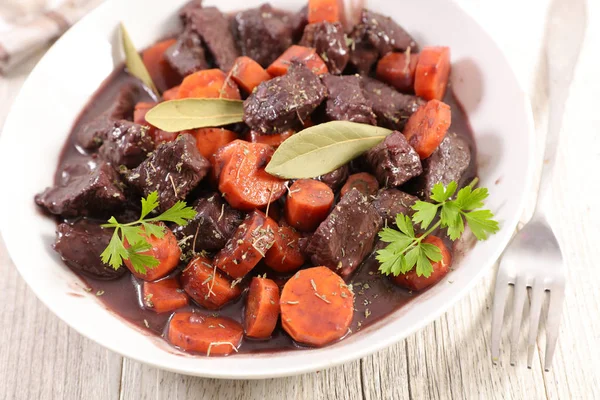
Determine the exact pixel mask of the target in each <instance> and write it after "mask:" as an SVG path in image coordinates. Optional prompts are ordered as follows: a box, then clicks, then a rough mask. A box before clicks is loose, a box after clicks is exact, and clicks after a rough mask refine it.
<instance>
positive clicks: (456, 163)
mask: <svg viewBox="0 0 600 400" xmlns="http://www.w3.org/2000/svg"><path fill="white" fill-rule="evenodd" d="M470 162H471V150H470V148H469V144H468V143H467V141H466V140H465V139H463V138H462V137H460V136H459V135H457V134H456V133H454V132H449V133H447V134H446V137H445V138H444V140H443V141H442V143H440V146H439V147H438V148H437V150H436V151H434V152H433V154H432V155H431V156H429V158H426V159H425V160H423V174H422V175H421V176H420V177H419V178H417V179H415V181H414V183H412V182H411V189H412V190H413V191H414V193H416V194H417V195H418V196H419V197H421V198H424V199H426V200H428V199H429V196H430V195H431V189H433V186H434V185H435V184H436V183H438V182H441V183H443V184H444V186H445V185H448V184H449V183H450V182H452V181H456V182H458V183H459V184H460V183H461V178H462V177H463V174H464V172H465V171H466V170H467V168H468V167H469V164H470Z"/></svg>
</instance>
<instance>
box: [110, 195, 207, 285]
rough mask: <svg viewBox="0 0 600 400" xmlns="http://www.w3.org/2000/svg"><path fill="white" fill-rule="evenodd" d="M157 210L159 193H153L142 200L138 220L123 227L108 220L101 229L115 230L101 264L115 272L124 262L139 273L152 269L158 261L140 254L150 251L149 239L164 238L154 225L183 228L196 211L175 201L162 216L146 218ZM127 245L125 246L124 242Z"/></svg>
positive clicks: (163, 231) (117, 222)
mask: <svg viewBox="0 0 600 400" xmlns="http://www.w3.org/2000/svg"><path fill="white" fill-rule="evenodd" d="M157 207H158V192H156V191H154V192H152V193H150V194H149V195H148V197H146V198H142V212H141V215H140V218H139V219H138V220H137V221H133V222H129V223H126V224H122V223H120V222H119V221H117V219H116V218H115V217H110V219H109V220H108V223H106V224H103V225H102V226H103V227H104V228H114V230H115V231H114V233H113V235H112V237H111V239H110V242H109V243H108V246H107V247H106V249H104V251H103V252H102V254H101V255H100V257H101V258H102V262H103V263H105V264H109V265H110V266H111V267H113V268H114V269H119V268H120V267H121V265H122V264H123V260H129V261H130V262H131V265H132V266H133V268H134V269H135V270H136V271H137V272H139V273H141V274H144V273H146V268H154V267H156V266H157V265H158V264H159V261H158V260H157V259H156V258H154V257H153V256H151V255H148V254H142V253H144V252H145V251H148V250H150V249H151V248H152V245H151V244H150V243H149V242H148V237H150V236H155V237H157V238H159V239H161V238H163V237H164V236H165V229H167V228H166V227H165V226H164V225H159V224H156V223H157V222H173V223H175V224H177V225H186V224H187V223H188V221H189V220H191V219H193V218H194V217H195V216H196V211H195V210H194V209H193V208H192V207H188V206H187V204H186V203H185V202H183V201H178V202H177V203H175V204H174V205H173V207H171V208H169V209H168V210H167V211H165V212H164V213H162V214H160V215H158V216H155V217H150V218H146V217H147V216H148V215H149V214H150V213H151V212H152V211H154V210H155V209H156V208H157ZM125 240H127V243H128V244H129V246H128V247H125V243H124V241H125Z"/></svg>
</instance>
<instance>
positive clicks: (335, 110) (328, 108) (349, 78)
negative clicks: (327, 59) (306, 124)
mask: <svg viewBox="0 0 600 400" xmlns="http://www.w3.org/2000/svg"><path fill="white" fill-rule="evenodd" d="M321 80H322V81H323V83H324V84H325V87H326V88H327V102H326V103H325V115H326V117H327V119H328V120H330V121H351V122H358V123H361V124H370V125H376V123H377V117H376V116H375V114H374V113H373V109H372V108H371V102H370V101H369V100H367V98H366V97H365V95H364V92H363V89H362V87H361V78H360V77H359V76H356V75H346V76H335V75H329V74H327V75H323V76H322V77H321Z"/></svg>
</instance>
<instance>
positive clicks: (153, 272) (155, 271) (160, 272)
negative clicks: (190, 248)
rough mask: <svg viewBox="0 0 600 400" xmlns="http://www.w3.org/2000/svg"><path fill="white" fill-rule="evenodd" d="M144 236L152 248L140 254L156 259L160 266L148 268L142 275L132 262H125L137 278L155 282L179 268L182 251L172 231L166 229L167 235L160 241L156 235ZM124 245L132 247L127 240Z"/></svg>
mask: <svg viewBox="0 0 600 400" xmlns="http://www.w3.org/2000/svg"><path fill="white" fill-rule="evenodd" d="M142 229H144V228H142ZM142 236H144V237H145V238H146V240H147V241H148V243H150V246H152V248H151V249H150V250H147V251H144V252H142V253H140V254H144V255H148V256H152V257H154V258H156V259H157V260H158V262H159V264H158V265H157V266H156V267H148V266H147V267H146V272H145V273H141V272H138V271H136V270H135V268H133V265H132V264H131V261H130V260H124V263H125V265H126V266H127V268H129V270H130V271H131V273H132V274H133V275H134V276H135V277H136V278H140V279H143V280H145V281H155V280H157V279H160V278H162V277H164V276H166V275H167V274H169V272H171V271H173V270H174V269H175V268H176V267H177V264H179V257H180V256H181V249H180V248H179V244H178V243H177V239H176V238H175V235H174V234H173V232H171V230H170V229H166V228H165V235H164V236H163V237H162V238H160V239H159V238H157V237H156V236H154V235H150V236H148V235H146V234H142ZM123 244H124V246H125V248H129V247H131V246H130V244H129V242H127V239H125V241H124V243H123Z"/></svg>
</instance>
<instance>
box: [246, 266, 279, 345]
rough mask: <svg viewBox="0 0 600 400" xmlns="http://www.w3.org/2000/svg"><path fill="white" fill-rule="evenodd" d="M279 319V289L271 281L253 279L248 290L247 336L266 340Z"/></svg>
mask: <svg viewBox="0 0 600 400" xmlns="http://www.w3.org/2000/svg"><path fill="white" fill-rule="evenodd" d="M278 318H279V287H277V285H276V284H275V282H273V281H272V280H271V279H266V278H258V277H254V278H252V282H250V289H249V290H248V300H247V302H246V312H245V318H244V325H245V331H246V336H248V337H251V338H257V339H266V338H269V337H270V336H271V334H272V333H273V331H274V330H275V325H277V319H278Z"/></svg>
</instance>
